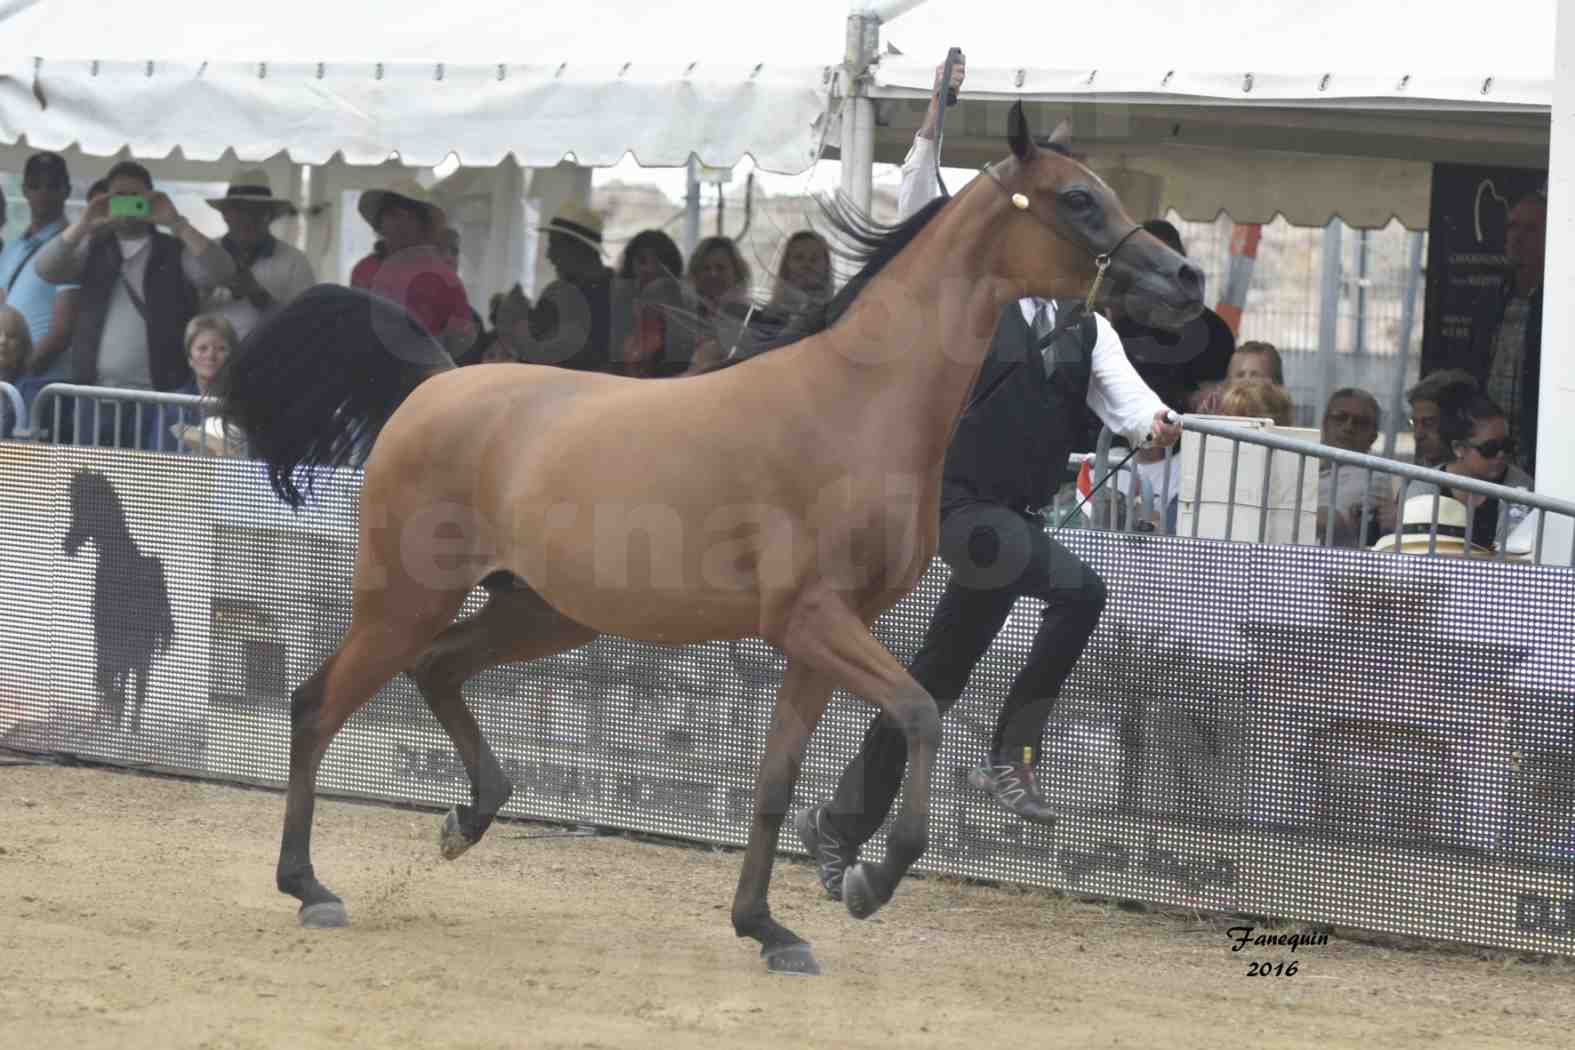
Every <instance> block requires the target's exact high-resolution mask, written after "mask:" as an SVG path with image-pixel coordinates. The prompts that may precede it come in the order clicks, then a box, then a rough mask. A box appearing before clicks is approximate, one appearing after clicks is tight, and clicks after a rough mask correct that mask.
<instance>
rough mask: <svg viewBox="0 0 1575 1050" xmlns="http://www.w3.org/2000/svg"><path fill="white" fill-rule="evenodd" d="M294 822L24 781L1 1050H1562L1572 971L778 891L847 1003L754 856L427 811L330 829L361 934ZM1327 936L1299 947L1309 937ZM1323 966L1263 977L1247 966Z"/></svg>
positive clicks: (8, 858)
mask: <svg viewBox="0 0 1575 1050" xmlns="http://www.w3.org/2000/svg"><path fill="white" fill-rule="evenodd" d="M282 811H283V801H282V796H280V795H278V794H275V793H271V792H263V791H249V790H244V789H239V788H230V787H219V786H214V785H208V784H198V783H194V782H190V781H181V780H171V779H164V778H158V777H150V776H141V775H135V774H126V773H118V772H110V771H104V770H93V769H80V768H78V769H66V768H57V767H52V766H6V767H0V904H3V906H4V908H5V912H6V914H5V916H4V921H3V922H0V1047H29V1048H36V1050H46V1048H56V1047H59V1048H68V1047H69V1048H71V1050H80V1048H93V1047H106V1048H107V1047H114V1048H126V1050H137V1048H144V1047H146V1048H158V1050H170V1048H178V1047H201V1048H211V1050H221V1048H222V1050H229V1048H235V1050H242V1048H251V1047H290V1048H294V1050H313V1048H319V1047H321V1048H328V1047H333V1048H336V1050H337V1048H341V1047H420V1048H422V1050H448V1048H455V1050H458V1048H462V1047H463V1048H490V1047H531V1048H538V1047H540V1048H547V1047H583V1048H593V1047H601V1048H608V1047H719V1048H720V1047H726V1048H730V1050H737V1048H751V1047H770V1048H772V1050H778V1048H782V1047H806V1046H807V1047H837V1048H841V1047H881V1048H890V1047H902V1048H905V1050H906V1048H908V1047H962V1046H969V1047H987V1046H995V1045H1001V1044H1002V1043H1003V1042H1005V1043H1007V1044H1008V1045H1011V1046H1014V1047H1021V1048H1024V1050H1027V1048H1041V1047H1059V1046H1067V1047H1107V1046H1127V1047H1167V1048H1172V1050H1179V1048H1189V1047H1209V1048H1215V1047H1221V1046H1241V1047H1320V1048H1329V1047H1360V1048H1362V1050H1378V1048H1384V1047H1428V1048H1430V1050H1437V1048H1440V1047H1450V1048H1452V1047H1503V1048H1506V1050H1508V1048H1511V1047H1514V1048H1527V1047H1561V1048H1562V1047H1568V1046H1570V1045H1571V1043H1572V1039H1575V1037H1572V1036H1571V1032H1572V1031H1575V995H1572V994H1571V992H1572V991H1575V962H1572V961H1571V960H1567V959H1538V958H1529V957H1522V956H1519V955H1517V954H1515V953H1510V952H1501V951H1495V950H1488V949H1480V950H1479V949H1471V948H1459V947H1447V946H1445V947H1416V946H1412V945H1399V944H1398V943H1397V942H1394V941H1392V940H1391V941H1384V942H1376V939H1374V938H1362V939H1360V940H1353V939H1351V935H1349V934H1347V933H1345V931H1336V936H1334V937H1331V939H1330V943H1329V944H1328V945H1326V946H1321V947H1302V948H1300V949H1298V950H1297V951H1296V952H1295V953H1294V954H1292V953H1291V952H1289V951H1287V950H1285V949H1267V948H1264V949H1248V950H1247V951H1243V952H1236V953H1233V952H1232V951H1231V950H1230V947H1231V939H1230V937H1229V936H1228V935H1227V934H1226V932H1225V929H1226V927H1227V926H1229V925H1232V922H1231V921H1229V920H1216V919H1206V918H1200V917H1198V916H1192V915H1186V914H1150V915H1141V914H1133V913H1129V912H1125V911H1122V910H1119V909H1117V908H1113V907H1110V906H1108V905H1105V904H1101V903H1086V902H1080V901H1077V900H1073V899H1069V898H1066V897H1062V896H1058V895H1055V894H1049V893H1045V892H1042V891H1018V890H1014V889H1012V888H1009V887H1008V888H992V887H985V886H976V885H967V884H962V883H959V882H956V881H953V880H943V879H936V878H930V879H923V880H910V881H909V882H908V883H906V884H905V885H904V886H903V888H902V889H901V890H899V892H898V896H897V898H896V900H895V901H893V903H892V905H891V906H890V907H888V909H887V910H886V911H884V912H882V913H881V914H880V915H879V916H877V917H876V918H875V919H874V920H871V921H869V922H866V923H858V922H855V921H853V920H852V919H850V918H849V917H848V916H847V914H846V912H844V911H843V910H842V908H841V906H840V905H835V904H832V903H831V902H829V901H825V900H824V899H823V898H822V897H821V896H820V895H819V893H818V886H817V885H816V884H815V881H814V878H813V875H812V873H811V871H810V869H809V867H808V866H806V865H804V864H802V863H798V862H791V861H788V862H783V863H780V864H779V866H778V869H777V879H776V882H775V885H774V905H775V912H776V915H777V917H778V919H779V920H781V921H782V922H784V923H786V924H787V925H788V926H790V927H791V928H793V929H795V930H797V931H798V932H799V933H800V934H801V935H802V936H804V937H806V938H807V939H809V940H811V941H813V942H814V945H815V949H816V952H817V954H818V955H819V958H820V961H821V964H822V966H823V967H824V968H825V970H826V976H824V977H821V978H819V979H806V978H781V977H771V976H768V975H767V974H766V973H765V972H764V970H763V967H762V964H761V963H760V961H759V959H758V956H757V953H756V952H755V951H754V950H752V948H751V946H750V944H748V943H747V942H743V941H739V940H738V939H736V938H735V937H734V936H733V934H732V930H731V928H730V926H729V925H728V907H729V904H730V902H731V900H732V894H733V887H734V880H735V879H736V877H737V875H738V865H739V861H740V857H741V855H740V854H739V853H737V852H733V851H715V850H708V849H698V848H684V847H682V846H676V845H673V844H668V843H658V842H649V841H639V840H634V839H631V838H627V837H622V836H604V837H596V838H573V837H551V838H532V837H531V836H533V835H539V834H541V833H543V832H550V831H554V830H556V829H552V828H550V827H547V826H543V825H533V824H521V823H510V824H502V825H499V826H497V827H495V828H494V829H493V831H492V832H491V833H490V834H489V836H488V838H487V840H486V841H485V842H483V843H482V845H480V846H478V847H477V848H476V849H474V850H472V851H471V852H470V853H469V854H467V855H466V856H465V857H463V858H461V859H460V860H458V861H456V862H453V863H447V862H444V861H442V860H441V859H439V857H438V852H437V829H438V823H439V819H440V818H439V816H438V815H437V814H433V813H424V812H416V811H411V810H402V809H393V808H386V807H380V806H374V805H360V804H351V803H339V802H320V803H319V805H318V819H317V838H316V851H315V856H314V860H315V863H316V866H317V871H318V874H319V875H320V876H321V877H322V878H323V879H324V881H325V882H326V883H327V884H328V885H329V886H330V887H332V888H333V889H335V890H336V891H337V892H338V893H339V894H340V895H341V896H343V897H344V898H345V901H346V903H347V904H348V906H349V908H350V914H351V920H352V923H353V925H352V927H351V928H350V929H347V930H335V931H306V930H302V929H300V928H299V927H298V926H297V925H296V921H295V908H294V902H293V901H292V900H290V899H288V898H285V897H282V896H281V895H279V894H278V893H277V892H276V891H275V890H274V888H273V866H274V861H275V858H276V855H277V848H278V837H279V827H280V820H281V817H282ZM1301 928H1302V927H1295V926H1293V927H1288V928H1287V930H1286V931H1285V932H1296V931H1297V930H1298V929H1301ZM1292 960H1294V961H1295V962H1296V963H1297V964H1298V968H1297V973H1296V975H1295V976H1292V977H1284V976H1268V977H1249V976H1248V975H1247V970H1248V966H1249V963H1252V962H1259V963H1265V962H1267V963H1271V964H1272V963H1276V962H1287V963H1288V962H1290V961H1292Z"/></svg>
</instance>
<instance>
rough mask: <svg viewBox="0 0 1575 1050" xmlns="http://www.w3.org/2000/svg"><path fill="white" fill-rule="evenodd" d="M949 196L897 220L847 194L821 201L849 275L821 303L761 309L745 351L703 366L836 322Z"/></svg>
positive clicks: (732, 361)
mask: <svg viewBox="0 0 1575 1050" xmlns="http://www.w3.org/2000/svg"><path fill="white" fill-rule="evenodd" d="M949 200H950V198H947V197H938V198H936V199H935V200H932V201H930V202H929V203H928V204H926V205H925V206H924V207H922V208H920V209H919V210H918V211H916V212H914V213H913V214H912V215H910V216H909V217H908V218H906V219H904V220H902V221H901V222H899V223H895V224H892V225H888V224H886V223H880V222H876V221H875V220H874V219H872V218H870V217H869V216H868V215H866V214H865V213H864V212H862V211H861V210H859V208H858V207H857V206H855V205H854V204H852V203H851V202H850V201H848V200H847V199H846V198H843V197H840V196H839V197H838V198H837V199H836V200H834V201H832V202H830V203H828V202H827V201H826V200H825V199H820V200H819V201H818V202H817V203H819V205H820V210H821V213H822V214H823V215H824V216H825V217H826V221H827V223H829V224H830V226H831V229H832V230H833V231H834V232H835V233H836V234H837V235H838V237H837V238H836V239H837V240H838V241H840V242H841V243H839V244H837V245H836V246H835V247H833V248H832V251H834V252H835V253H836V254H837V255H838V256H840V257H842V258H844V259H847V260H849V261H851V262H852V263H853V264H854V265H856V266H858V267H859V271H858V272H857V273H855V274H854V275H853V276H852V277H850V278H849V279H848V283H847V284H845V285H843V286H842V290H841V291H839V292H838V293H837V294H836V295H834V296H832V297H831V299H830V300H828V301H826V302H824V303H818V304H814V305H811V306H807V307H804V308H801V309H799V310H795V311H792V312H790V313H786V314H784V313H783V312H782V311H780V310H769V309H767V310H761V311H759V312H758V313H757V315H756V317H755V318H753V319H752V320H751V323H750V325H749V330H750V334H751V335H753V336H754V337H755V338H754V339H753V340H752V342H753V344H754V345H753V346H751V347H750V348H749V350H748V352H747V353H744V354H740V355H739V356H736V357H732V358H729V359H728V360H726V361H722V362H719V363H717V364H715V365H713V366H712V367H710V368H708V369H705V371H707V372H714V371H716V370H717V369H720V368H730V367H732V366H733V365H738V364H742V363H744V362H745V361H749V360H753V359H754V358H755V357H758V356H759V355H761V354H763V353H765V352H766V351H768V350H775V349H777V348H779V347H783V346H789V345H791V344H793V343H797V342H799V341H800V340H803V339H808V338H809V337H810V336H812V335H815V334H816V333H818V332H823V331H825V330H826V329H827V328H830V327H831V326H832V325H834V324H836V323H837V321H838V319H839V318H841V317H842V315H843V314H844V313H846V312H847V309H848V307H849V306H851V305H852V304H853V300H855V299H857V298H858V297H859V295H860V293H862V292H863V291H864V289H865V287H866V286H867V285H868V284H869V283H870V282H871V281H873V280H874V279H875V277H876V276H877V275H878V274H879V273H880V272H881V271H882V270H884V269H885V268H886V267H887V265H889V264H890V263H891V261H892V260H893V259H895V258H896V257H897V254H898V253H899V252H901V251H902V250H903V249H904V248H906V247H907V246H908V245H909V244H911V243H912V241H913V239H914V238H915V237H917V236H918V235H919V231H920V230H922V229H924V228H925V227H926V226H928V225H929V224H930V220H932V219H934V218H935V216H936V215H937V214H939V213H940V210H941V209H942V208H944V207H945V206H946V205H947V203H948V201H949Z"/></svg>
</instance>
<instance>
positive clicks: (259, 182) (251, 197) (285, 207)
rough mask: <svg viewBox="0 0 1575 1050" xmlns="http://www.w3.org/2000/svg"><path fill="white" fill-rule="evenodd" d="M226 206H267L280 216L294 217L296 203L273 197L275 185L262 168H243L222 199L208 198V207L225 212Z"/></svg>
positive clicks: (233, 179)
mask: <svg viewBox="0 0 1575 1050" xmlns="http://www.w3.org/2000/svg"><path fill="white" fill-rule="evenodd" d="M226 204H266V205H270V206H272V207H273V209H274V211H275V212H276V213H279V214H289V215H294V214H295V211H296V208H295V202H294V201H291V200H286V199H284V198H283V197H275V196H274V195H273V184H272V183H270V182H269V181H268V173H267V172H266V171H264V170H263V169H262V168H242V169H241V170H240V171H237V172H236V173H235V177H234V178H232V179H230V188H229V189H228V190H226V191H225V192H224V196H222V197H210V198H208V207H210V208H214V209H217V210H221V211H222V210H223V208H224V205H226Z"/></svg>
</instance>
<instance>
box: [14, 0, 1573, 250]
mask: <svg viewBox="0 0 1575 1050" xmlns="http://www.w3.org/2000/svg"><path fill="white" fill-rule="evenodd" d="M865 6H867V5H866V4H865V3H864V2H863V0H853V4H852V5H851V7H852V9H854V10H861V9H862V8H863V7H865ZM898 6H899V7H902V6H911V0H900V2H899V5H898ZM849 11H850V5H849V3H848V0H799V2H796V3H792V4H786V5H749V6H748V7H747V8H741V7H738V6H734V7H730V8H729V7H723V8H718V7H717V6H716V5H712V4H700V3H695V2H674V3H668V4H665V5H664V4H660V3H658V4H651V3H649V2H638V0H592V2H591V3H586V4H581V5H577V6H576V5H569V6H567V7H565V6H564V5H551V6H548V5H545V4H539V3H538V4H529V3H527V4H518V3H507V4H506V3H504V2H502V0H467V2H465V3H461V4H451V5H446V6H444V5H431V4H425V3H423V4H420V5H418V4H416V3H414V2H412V0H382V2H380V3H377V4H371V3H365V2H353V3H345V4H338V5H328V4H323V3H321V2H319V0H275V2H273V3H271V4H268V5H266V6H264V7H260V8H254V9H237V8H233V7H232V8H227V9H225V10H224V11H223V12H222V13H219V12H217V11H216V10H215V9H214V8H213V6H212V5H211V3H207V2H199V0H164V2H162V3H160V4H159V5H158V6H157V7H156V8H150V9H148V10H146V11H145V12H140V13H139V14H138V15H137V16H136V17H129V18H128V17H119V16H118V15H115V16H111V15H109V14H108V13H107V12H106V10H105V9H104V8H103V7H102V6H101V5H100V4H98V3H97V2H96V0H0V39H4V40H5V42H6V44H7V47H6V48H5V50H4V53H3V54H0V141H4V142H10V143H25V144H26V146H28V147H30V148H53V149H64V148H66V147H71V146H75V147H77V148H78V149H79V150H80V151H81V152H82V153H83V154H88V155H96V156H107V155H110V154H114V153H117V152H119V151H121V150H123V149H124V150H129V152H131V153H132V154H135V155H137V156H139V157H164V156H168V155H170V154H171V153H172V151H175V150H176V149H177V148H178V149H179V155H180V156H181V157H182V158H184V159H186V160H217V159H219V158H221V157H224V156H225V155H226V151H230V153H231V154H232V155H233V156H235V157H238V158H240V159H242V160H265V159H269V158H280V157H283V158H287V159H288V160H290V161H293V162H295V163H311V164H322V163H325V162H327V161H329V160H330V159H331V158H338V159H340V160H341V161H343V162H348V163H349V164H353V165H371V164H379V163H381V162H383V161H385V160H386V159H387V158H388V157H389V155H390V154H391V153H397V154H398V155H399V157H400V159H401V160H402V161H403V162H404V163H405V164H409V165H427V166H430V165H433V164H437V163H439V162H440V161H441V160H443V159H444V158H445V157H446V156H447V155H448V154H449V153H450V152H455V153H457V154H458V155H459V157H460V159H461V162H462V163H463V164H464V165H466V166H467V167H472V166H481V167H492V166H494V165H497V164H498V163H499V162H500V161H503V160H504V159H505V158H509V157H512V158H514V159H515V160H517V161H518V163H519V164H520V165H521V166H522V167H525V168H545V167H551V166H553V165H555V164H557V163H558V162H559V161H561V160H563V159H564V158H565V157H573V158H574V160H575V161H576V162H577V163H579V164H582V165H593V166H600V165H608V164H612V163H615V162H617V161H618V160H620V159H621V158H623V157H624V156H625V155H626V154H627V153H631V152H632V153H633V154H634V155H635V157H636V158H638V159H639V160H640V161H641V162H642V163H644V164H648V165H653V166H674V165H680V164H683V163H684V162H685V161H687V159H688V158H689V157H690V156H691V154H693V155H697V156H698V157H699V158H700V159H701V160H702V161H703V162H705V163H706V164H709V165H714V166H727V165H731V164H733V163H736V162H737V161H739V160H741V159H742V158H743V157H745V156H750V157H753V158H754V160H755V162H756V164H757V166H759V167H760V168H762V169H765V170H767V171H775V172H784V173H793V174H797V173H801V172H803V171H805V170H807V169H808V168H809V167H810V166H811V165H813V163H814V162H815V159H816V158H817V157H819V156H824V155H826V154H827V153H828V152H831V153H834V152H835V151H836V149H837V147H838V145H839V143H840V136H839V132H838V129H837V128H836V126H835V125H836V121H835V119H834V118H835V116H838V115H845V114H848V113H850V112H854V111H853V110H849V109H848V108H847V106H846V105H845V102H846V95H847V93H848V90H849V85H848V81H847V77H846V74H845V73H844V71H843V70H842V67H841V63H842V61H843V58H844V52H845V50H846V46H845V45H846V41H847V16H848V14H849ZM1553 17H1554V0H1501V2H1499V3H1497V4H1495V5H1493V8H1492V10H1491V13H1490V15H1485V14H1484V13H1483V12H1482V10H1481V8H1480V7H1479V6H1478V5H1477V4H1475V3H1474V0H1473V2H1471V3H1467V2H1466V0H1390V2H1387V3H1382V4H1374V3H1370V2H1366V0H1325V2H1324V3H1322V4H1318V5H1306V4H1302V3H1299V2H1297V3H1292V2H1290V0H1207V2H1204V0H1101V2H1100V3H1097V4H1096V3H1088V4H1077V3H1054V4H1032V5H1031V4H1023V3H1020V2H1018V0H1011V2H1008V0H929V2H927V3H923V4H921V5H919V6H918V7H917V8H916V9H914V10H910V11H907V13H905V14H901V15H900V16H897V17H895V18H893V19H891V20H890V21H889V22H888V23H887V24H886V25H885V26H884V27H882V38H883V45H884V46H883V48H882V50H883V51H886V50H887V49H888V48H890V47H892V46H893V45H895V47H896V48H898V49H900V52H901V53H900V54H895V53H883V54H881V55H880V57H879V59H878V61H877V62H876V64H875V66H874V67H873V69H872V70H871V72H870V75H869V76H868V78H867V79H866V80H865V81H864V82H862V83H860V84H857V85H855V86H854V89H853V90H855V91H860V92H863V93H864V94H866V95H867V96H868V98H870V99H873V103H872V107H873V108H872V110H870V111H868V112H869V113H870V119H869V121H868V123H869V124H871V125H873V135H872V141H871V142H870V144H869V148H868V152H866V153H864V154H862V155H860V156H859V157H858V158H857V160H858V162H859V165H862V164H863V162H864V161H865V160H866V159H869V158H872V159H875V160H884V161H897V160H900V159H901V157H902V155H903V153H904V152H905V151H906V149H907V146H908V143H909V141H910V139H911V137H912V132H913V129H914V127H915V126H916V124H917V123H918V120H919V119H920V116H921V114H922V112H923V106H924V99H925V98H926V97H927V96H928V93H929V88H930V81H931V77H932V71H933V68H934V65H935V63H936V62H937V61H938V60H939V59H940V58H941V57H942V56H943V55H944V53H945V49H946V48H947V47H948V46H950V45H953V44H955V45H958V46H960V47H962V48H964V50H965V51H966V52H967V54H968V59H969V63H970V72H969V77H968V86H967V90H966V92H965V97H964V102H963V104H962V105H960V106H959V107H957V108H955V109H953V110H952V111H950V112H949V113H948V116H947V124H946V144H945V159H946V162H947V163H948V164H952V165H960V166H974V165H977V164H979V163H982V162H983V161H985V160H989V159H992V158H994V157H997V156H1000V155H1001V154H1002V152H1003V150H1004V146H1003V142H1002V136H1003V132H1004V126H1005V121H1004V116H1005V110H1006V104H1007V103H1008V102H1010V101H1013V100H1017V99H1023V100H1025V101H1026V102H1027V103H1028V105H1029V109H1030V115H1031V117H1032V118H1033V119H1034V121H1035V122H1036V123H1037V124H1038V125H1039V126H1040V127H1041V128H1044V129H1048V127H1049V126H1050V125H1051V124H1052V123H1053V121H1054V120H1055V119H1058V118H1059V117H1061V116H1068V115H1069V116H1071V118H1072V120H1073V124H1074V129H1075V131H1076V134H1077V138H1078V143H1079V148H1080V149H1082V150H1084V151H1086V152H1087V153H1088V154H1089V156H1090V158H1091V160H1092V161H1093V163H1094V164H1095V165H1096V166H1097V167H1098V168H1100V170H1101V171H1103V172H1104V173H1105V174H1107V175H1108V176H1110V177H1111V179H1112V181H1113V182H1114V183H1115V184H1116V185H1117V188H1118V189H1119V190H1120V191H1121V192H1122V194H1123V196H1124V197H1126V198H1127V200H1128V203H1129V205H1130V206H1131V210H1132V211H1133V212H1134V213H1146V214H1156V213H1159V212H1162V211H1163V210H1164V209H1166V208H1170V207H1174V208H1176V209H1177V210H1178V211H1179V212H1180V213H1181V214H1182V215H1184V216H1186V217H1188V218H1193V219H1210V218H1213V217H1214V216H1215V215H1217V214H1218V213H1219V212H1220V211H1222V210H1223V211H1228V212H1229V213H1230V214H1231V215H1232V216H1234V217H1235V218H1237V219H1238V220H1241V221H1267V220H1269V219H1271V218H1273V216H1274V215H1275V214H1276V213H1283V214H1284V215H1285V216H1286V217H1287V218H1289V219H1290V220H1291V221H1293V222H1296V223H1299V224H1309V225H1310V224H1321V223H1323V222H1326V221H1328V220H1329V219H1330V218H1332V217H1334V216H1336V215H1338V216H1341V217H1343V218H1344V219H1345V220H1346V221H1347V222H1349V223H1351V224H1353V225H1357V226H1378V225H1382V224H1384V223H1386V222H1387V221H1389V219H1390V218H1391V217H1398V218H1399V219H1400V220H1401V221H1403V222H1404V223H1405V224H1406V225H1408V226H1410V227H1412V228H1422V227H1424V226H1425V225H1426V224H1427V218H1428V203H1429V199H1430V181H1431V166H1432V164H1433V162H1435V161H1464V162H1470V161H1484V162H1493V163H1507V164H1517V165H1525V166H1542V165H1545V164H1546V162H1547V149H1548V127H1549V116H1548V114H1549V107H1550V102H1551V94H1552V84H1553V70H1552V67H1553V61H1552V51H1553ZM861 104H863V105H871V103H869V102H863V101H862V100H861ZM533 185H534V184H533ZM533 193H534V190H533Z"/></svg>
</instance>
